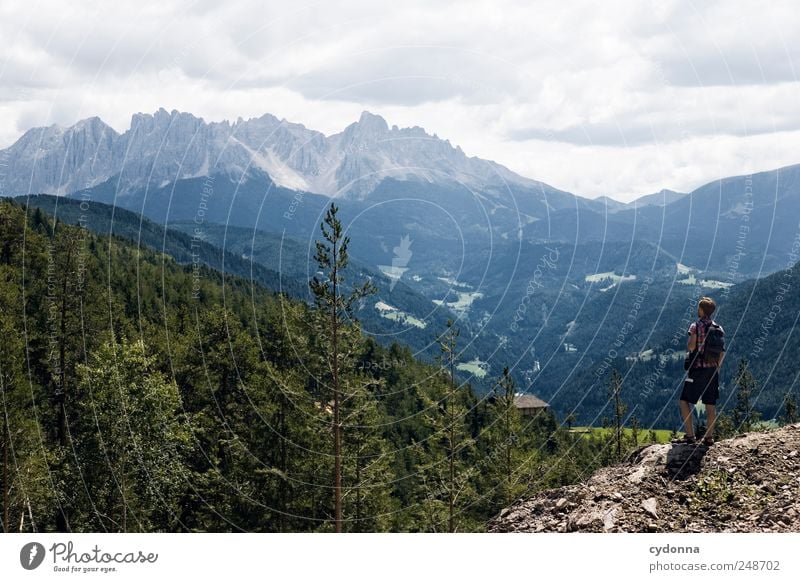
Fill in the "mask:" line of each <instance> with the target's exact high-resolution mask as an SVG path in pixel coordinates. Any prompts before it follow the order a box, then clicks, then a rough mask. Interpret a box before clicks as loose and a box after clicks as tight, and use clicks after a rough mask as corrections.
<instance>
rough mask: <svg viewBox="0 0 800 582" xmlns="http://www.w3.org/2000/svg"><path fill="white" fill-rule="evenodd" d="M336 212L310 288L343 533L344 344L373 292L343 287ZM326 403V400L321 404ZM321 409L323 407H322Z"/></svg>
mask: <svg viewBox="0 0 800 582" xmlns="http://www.w3.org/2000/svg"><path fill="white" fill-rule="evenodd" d="M338 212H339V209H338V208H337V206H336V204H335V203H331V205H330V207H329V208H328V211H327V212H326V213H325V219H324V220H323V222H322V224H321V225H320V230H321V231H322V238H323V240H321V241H317V242H316V253H315V255H314V258H315V260H316V262H317V265H318V267H319V270H320V272H321V277H317V276H315V277H314V278H313V279H312V280H311V281H310V282H309V286H310V287H311V291H312V293H313V295H314V302H315V307H316V317H315V318H314V322H315V323H316V325H317V332H318V334H319V337H320V338H321V339H322V341H323V344H324V347H325V360H326V362H325V364H326V366H325V367H326V370H325V372H326V374H325V376H326V377H325V378H324V379H323V382H322V388H323V389H325V388H327V390H324V392H325V393H330V394H331V396H332V400H333V402H332V413H333V414H332V426H331V432H332V436H333V456H334V470H333V495H334V525H335V529H336V531H337V532H341V531H342V520H343V518H342V418H341V413H342V411H341V403H342V377H341V376H342V374H343V373H346V372H347V366H349V365H352V363H353V361H354V356H355V354H354V353H353V352H352V350H351V349H350V348H349V346H346V345H345V343H344V342H343V340H344V341H346V338H345V337H343V336H344V334H345V329H346V328H347V326H348V323H349V322H350V321H352V320H353V319H354V317H353V308H354V306H355V305H356V304H357V303H358V302H359V301H360V300H361V299H363V298H365V297H366V296H368V295H370V294H372V293H374V292H375V287H374V286H373V285H372V283H371V282H370V281H366V282H364V283H363V284H361V285H351V286H349V287H348V286H346V285H345V280H344V276H343V273H344V270H345V269H346V267H347V264H348V262H349V255H348V245H349V244H350V239H349V237H347V236H345V235H344V230H343V228H342V223H341V221H340V220H339V218H338V217H337V214H338ZM323 402H324V403H326V404H327V399H326V400H324V401H323ZM323 408H324V406H323Z"/></svg>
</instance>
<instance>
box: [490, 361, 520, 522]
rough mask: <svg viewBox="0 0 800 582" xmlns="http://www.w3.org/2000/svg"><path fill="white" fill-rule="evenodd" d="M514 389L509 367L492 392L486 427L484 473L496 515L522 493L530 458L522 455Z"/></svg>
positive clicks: (505, 369)
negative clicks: (487, 478)
mask: <svg viewBox="0 0 800 582" xmlns="http://www.w3.org/2000/svg"><path fill="white" fill-rule="evenodd" d="M515 397H516V386H515V384H514V379H513V378H512V377H511V373H510V371H509V369H508V367H506V368H504V369H503V374H502V376H500V378H499V379H498V381H497V383H496V384H495V386H494V389H493V391H492V402H491V404H490V405H489V410H488V415H487V419H486V421H485V422H486V423H488V425H489V426H488V428H487V429H486V431H485V432H486V436H487V438H486V441H487V445H488V451H487V453H486V458H485V461H486V463H485V464H486V470H485V471H484V472H485V473H486V474H487V475H488V476H489V478H490V488H491V491H492V492H493V495H492V497H493V499H494V500H495V507H494V508H493V510H492V512H493V511H497V510H499V509H501V508H503V507H506V506H507V505H509V504H510V503H511V502H512V501H514V499H516V498H517V497H518V496H519V495H521V494H522V493H523V492H524V490H525V480H524V477H525V476H524V475H522V474H521V473H523V472H524V471H525V468H526V465H528V464H529V463H530V460H531V459H530V458H529V456H528V455H526V454H525V450H524V448H525V445H526V444H527V441H528V439H527V435H526V434H525V431H524V427H523V422H522V415H521V414H520V412H519V409H518V408H517V406H516V404H515Z"/></svg>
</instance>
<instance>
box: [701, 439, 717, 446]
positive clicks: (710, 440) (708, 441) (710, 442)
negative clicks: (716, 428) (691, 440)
mask: <svg viewBox="0 0 800 582" xmlns="http://www.w3.org/2000/svg"><path fill="white" fill-rule="evenodd" d="M703 444H704V445H705V446H707V447H710V446H711V445H713V444H714V437H704V438H703Z"/></svg>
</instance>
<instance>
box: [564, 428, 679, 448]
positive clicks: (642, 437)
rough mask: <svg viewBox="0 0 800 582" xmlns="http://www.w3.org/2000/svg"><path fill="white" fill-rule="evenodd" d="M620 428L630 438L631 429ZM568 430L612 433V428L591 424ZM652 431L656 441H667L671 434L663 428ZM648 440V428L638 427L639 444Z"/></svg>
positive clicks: (582, 432)
mask: <svg viewBox="0 0 800 582" xmlns="http://www.w3.org/2000/svg"><path fill="white" fill-rule="evenodd" d="M622 430H623V431H624V433H625V436H626V437H628V438H631V436H632V431H631V429H630V428H623V429H622ZM570 432H572V433H575V434H587V435H588V434H593V435H595V436H611V435H613V434H614V429H613V428H602V427H591V426H574V427H572V429H571V430H570ZM654 432H655V433H656V441H657V442H658V443H668V442H669V440H670V436H671V435H672V431H670V430H667V429H664V428H658V429H654ZM678 436H683V433H681V432H679V433H678ZM649 442H650V430H649V429H647V428H642V429H639V444H645V443H649Z"/></svg>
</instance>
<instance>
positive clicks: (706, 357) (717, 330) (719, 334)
mask: <svg viewBox="0 0 800 582" xmlns="http://www.w3.org/2000/svg"><path fill="white" fill-rule="evenodd" d="M724 351H725V332H724V331H723V330H722V328H721V327H720V325H719V324H718V323H717V322H716V321H714V320H713V319H712V320H711V323H709V324H708V326H707V327H706V337H705V339H704V340H703V345H701V346H700V354H701V355H702V357H703V361H704V362H705V363H714V364H716V363H718V362H719V358H720V355H721V354H722V352H724Z"/></svg>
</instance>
